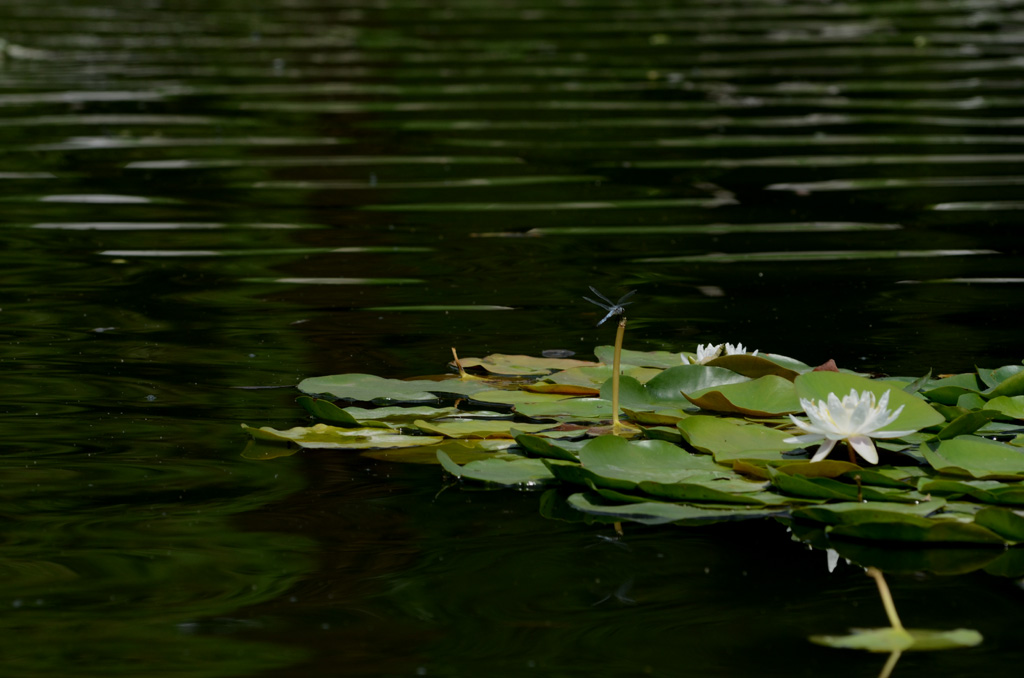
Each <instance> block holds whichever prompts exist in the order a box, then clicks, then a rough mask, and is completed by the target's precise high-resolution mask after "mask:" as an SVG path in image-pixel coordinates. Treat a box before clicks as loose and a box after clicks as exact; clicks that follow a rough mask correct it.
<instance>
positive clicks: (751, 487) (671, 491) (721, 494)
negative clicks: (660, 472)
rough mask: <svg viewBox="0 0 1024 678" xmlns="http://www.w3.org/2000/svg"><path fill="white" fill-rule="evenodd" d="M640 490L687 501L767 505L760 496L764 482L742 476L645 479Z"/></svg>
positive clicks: (657, 495) (656, 495)
mask: <svg viewBox="0 0 1024 678" xmlns="http://www.w3.org/2000/svg"><path fill="white" fill-rule="evenodd" d="M639 489H640V490H641V491H643V492H646V493H647V494H649V495H651V496H652V497H657V498H658V499H667V500H669V501H678V502H687V503H698V504H702V503H713V504H725V505H728V504H735V505H737V506H764V505H765V504H766V503H767V502H765V501H764V500H763V499H761V498H760V497H758V496H757V494H758V493H759V492H760V490H763V489H764V483H756V482H751V481H749V480H740V479H738V478H737V479H723V480H716V479H711V478H708V479H699V478H690V479H688V480H687V481H684V482H680V483H658V482H653V481H650V480H645V481H643V482H642V483H640V485H639Z"/></svg>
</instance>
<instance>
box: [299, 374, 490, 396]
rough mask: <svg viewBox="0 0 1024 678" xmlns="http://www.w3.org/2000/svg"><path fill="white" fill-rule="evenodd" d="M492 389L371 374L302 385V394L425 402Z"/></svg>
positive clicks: (457, 381) (305, 381) (472, 382)
mask: <svg viewBox="0 0 1024 678" xmlns="http://www.w3.org/2000/svg"><path fill="white" fill-rule="evenodd" d="M491 388H493V386H491V385H489V384H486V383H485V382H482V381H479V380H465V381H464V380H461V379H447V380H442V381H431V380H428V379H414V380H410V381H404V380H402V379H385V378H384V377H378V376H375V375H372V374H332V375H330V376H326V377H310V378H309V379H303V380H302V381H301V382H299V390H300V391H302V392H303V393H305V394H307V395H312V396H323V395H327V396H333V397H334V398H338V399H340V400H358V401H364V402H371V401H372V402H426V401H432V400H437V395H436V394H438V393H449V394H453V395H470V394H472V393H476V392H478V391H484V390H487V389H491Z"/></svg>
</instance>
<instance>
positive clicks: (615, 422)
mask: <svg viewBox="0 0 1024 678" xmlns="http://www.w3.org/2000/svg"><path fill="white" fill-rule="evenodd" d="M625 333H626V316H622V317H621V318H619V328H618V329H617V330H616V331H615V357H614V358H613V359H612V432H613V433H618V431H619V426H620V424H619V365H620V364H621V362H622V337H623V335H624V334H625Z"/></svg>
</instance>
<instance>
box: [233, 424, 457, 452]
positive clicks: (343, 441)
mask: <svg viewBox="0 0 1024 678" xmlns="http://www.w3.org/2000/svg"><path fill="white" fill-rule="evenodd" d="M242 428H243V429H245V432H246V433H248V434H249V435H250V436H252V437H253V438H258V439H260V440H269V441H275V442H287V443H295V444H296V445H299V446H300V447H304V448H310V449H332V450H371V449H377V448H386V447H418V446H421V445H430V444H431V443H439V442H441V441H442V440H444V438H441V437H432V436H418V435H403V434H401V433H395V432H394V431H392V430H390V429H381V428H339V427H337V426H328V425H327V424H317V425H316V426H298V427H296V428H290V429H288V430H287V431H278V430H277V429H273V428H270V427H269V426H263V427H261V428H253V427H251V426H246V425H245V424H242Z"/></svg>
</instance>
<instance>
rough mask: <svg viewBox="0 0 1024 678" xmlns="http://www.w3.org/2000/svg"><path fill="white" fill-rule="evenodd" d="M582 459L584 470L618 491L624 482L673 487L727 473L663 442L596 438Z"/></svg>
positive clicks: (713, 464) (582, 451)
mask: <svg viewBox="0 0 1024 678" xmlns="http://www.w3.org/2000/svg"><path fill="white" fill-rule="evenodd" d="M579 457H580V463H581V464H582V465H583V468H584V469H586V470H587V471H589V472H591V473H593V474H595V475H596V476H597V477H598V478H599V479H601V478H605V479H610V480H613V481H619V483H618V485H619V487H622V486H623V485H622V484H621V483H623V482H624V483H632V484H634V485H635V484H638V483H640V482H642V481H644V480H652V481H655V482H663V483H672V482H677V481H682V480H685V479H686V478H688V477H690V476H692V475H694V474H695V473H698V472H702V473H708V472H717V473H721V474H723V475H724V474H725V473H726V472H727V471H726V469H723V468H722V467H721V466H719V465H717V464H716V463H715V462H714V460H712V459H711V458H709V457H706V456H702V455H694V454H691V453H689V452H686V451H685V450H681V449H679V447H677V446H676V445H673V444H672V443H668V442H665V441H663V440H643V441H639V442H633V441H627V440H624V439H623V438H620V437H619V436H614V435H608V436H601V437H599V438H594V439H593V440H591V441H590V442H588V443H587V444H586V445H584V446H583V447H582V448H580V452H579ZM597 484H598V485H604V484H605V483H602V482H597ZM626 489H629V486H628V485H627V486H626Z"/></svg>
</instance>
